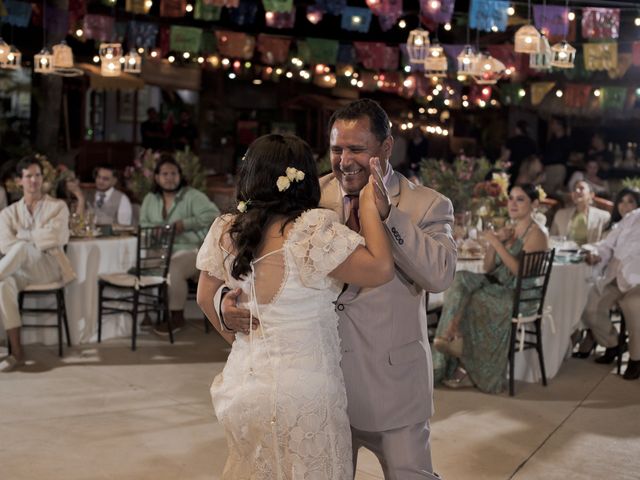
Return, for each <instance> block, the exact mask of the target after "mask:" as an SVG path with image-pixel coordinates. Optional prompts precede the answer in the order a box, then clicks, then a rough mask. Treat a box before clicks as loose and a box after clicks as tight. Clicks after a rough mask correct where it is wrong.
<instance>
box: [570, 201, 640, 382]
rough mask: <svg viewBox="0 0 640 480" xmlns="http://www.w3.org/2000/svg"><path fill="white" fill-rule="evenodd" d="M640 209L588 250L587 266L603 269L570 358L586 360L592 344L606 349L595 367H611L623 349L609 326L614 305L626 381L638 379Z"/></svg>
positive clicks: (639, 342) (613, 330) (639, 374)
mask: <svg viewBox="0 0 640 480" xmlns="http://www.w3.org/2000/svg"><path fill="white" fill-rule="evenodd" d="M638 239H640V209H639V208H636V209H635V210H633V211H631V212H630V213H628V214H627V215H626V216H625V217H624V218H623V219H622V220H621V221H620V223H619V224H618V226H617V228H615V229H613V230H612V231H611V233H609V235H608V236H607V238H605V239H604V240H602V241H601V242H598V243H596V244H595V245H593V246H592V248H591V249H590V250H591V252H592V253H589V254H588V255H587V263H588V264H590V265H599V266H602V267H604V274H603V276H602V277H601V278H600V279H599V280H598V281H597V282H596V284H595V285H594V286H593V287H592V291H591V292H590V295H589V300H588V302H587V306H586V307H585V310H584V312H583V314H582V321H583V323H584V324H585V326H586V327H588V328H589V329H590V330H589V332H588V333H587V336H586V337H585V338H584V340H583V341H582V343H581V344H580V349H579V351H578V352H576V354H574V356H577V357H581V358H586V357H588V356H589V352H590V351H591V350H592V348H593V347H594V345H595V343H594V342H596V343H597V344H598V345H602V346H605V347H607V350H606V352H605V354H604V355H602V356H601V357H598V358H596V362H598V363H611V362H613V360H614V359H615V357H616V355H617V354H618V352H619V351H620V349H621V348H622V347H623V345H619V344H618V331H617V330H616V328H615V327H614V326H613V325H612V324H611V319H610V317H609V311H610V310H611V308H612V307H613V306H614V305H616V304H617V305H618V306H619V307H620V309H621V310H622V313H623V315H624V318H625V322H626V324H627V330H628V332H629V364H628V366H627V370H626V371H625V373H624V378H625V379H626V380H635V379H637V378H640V242H639V241H638Z"/></svg>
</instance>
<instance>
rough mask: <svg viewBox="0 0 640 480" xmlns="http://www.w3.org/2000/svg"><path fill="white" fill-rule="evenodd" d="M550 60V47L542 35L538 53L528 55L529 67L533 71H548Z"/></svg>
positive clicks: (551, 57) (551, 56)
mask: <svg viewBox="0 0 640 480" xmlns="http://www.w3.org/2000/svg"><path fill="white" fill-rule="evenodd" d="M552 59H553V55H552V53H551V47H550V46H549V40H547V37H546V36H545V35H544V34H542V35H541V36H540V51H539V52H538V53H532V54H530V55H529V67H531V68H532V69H534V70H549V69H550V68H551V60H552Z"/></svg>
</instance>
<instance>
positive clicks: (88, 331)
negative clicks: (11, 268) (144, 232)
mask: <svg viewBox="0 0 640 480" xmlns="http://www.w3.org/2000/svg"><path fill="white" fill-rule="evenodd" d="M67 256H68V257H69V260H70V261H71V265H72V267H73V270H74V271H75V272H76V279H75V280H74V281H73V282H71V283H70V284H69V285H67V287H66V288H65V302H66V305H67V317H68V321H69V332H70V334H71V343H73V344H78V343H88V342H95V341H97V339H98V275H100V274H105V273H116V272H125V271H127V270H128V269H129V268H131V267H133V266H134V265H135V261H136V238H135V237H109V238H96V239H87V240H84V239H83V240H80V239H77V240H76V239H73V240H71V241H70V242H69V245H68V246H67ZM43 301H44V300H38V305H42V302H43ZM47 304H48V305H50V304H51V303H47ZM37 321H39V320H37V319H35V318H29V323H36V322H37ZM44 321H46V322H47V323H55V317H53V316H51V317H50V318H47V319H46V320H45V319H43V323H44ZM130 332H131V317H130V316H129V315H126V314H121V315H109V316H106V317H104V318H103V321H102V338H103V340H106V339H108V338H112V337H116V336H127V335H130ZM22 341H23V343H45V344H47V345H52V344H56V343H57V342H58V337H57V333H56V331H55V330H53V329H39V328H38V329H32V328H25V329H23V332H22Z"/></svg>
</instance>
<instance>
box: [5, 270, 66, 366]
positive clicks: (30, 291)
mask: <svg viewBox="0 0 640 480" xmlns="http://www.w3.org/2000/svg"><path fill="white" fill-rule="evenodd" d="M64 287H65V283H64V282H63V281H62V280H60V281H58V282H52V283H44V284H33V285H28V286H27V287H26V288H25V289H24V290H22V291H21V292H20V293H18V307H19V308H20V314H21V315H24V314H27V315H33V314H36V315H37V314H41V313H48V314H51V313H55V314H56V318H57V322H56V324H55V325H53V324H35V323H31V324H28V323H24V322H23V323H22V328H57V329H58V355H59V356H60V357H62V344H63V343H64V342H63V341H62V329H63V327H64V330H65V333H66V339H67V346H68V347H70V346H71V338H70V336H69V322H68V319H67V307H66V305H65V303H64ZM51 295H53V296H54V297H55V300H56V306H55V308H53V307H48V308H47V307H25V306H24V300H25V298H27V297H46V296H51ZM9 353H11V344H9Z"/></svg>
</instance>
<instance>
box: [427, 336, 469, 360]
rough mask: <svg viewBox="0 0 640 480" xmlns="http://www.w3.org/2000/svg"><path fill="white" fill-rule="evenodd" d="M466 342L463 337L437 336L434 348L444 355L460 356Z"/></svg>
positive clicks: (434, 340)
mask: <svg viewBox="0 0 640 480" xmlns="http://www.w3.org/2000/svg"><path fill="white" fill-rule="evenodd" d="M463 347H464V342H463V340H462V337H453V339H448V338H443V337H436V338H434V339H433V348H435V349H436V350H437V351H438V352H440V353H443V354H444V355H449V356H451V357H456V358H459V357H461V356H462V350H463Z"/></svg>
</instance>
